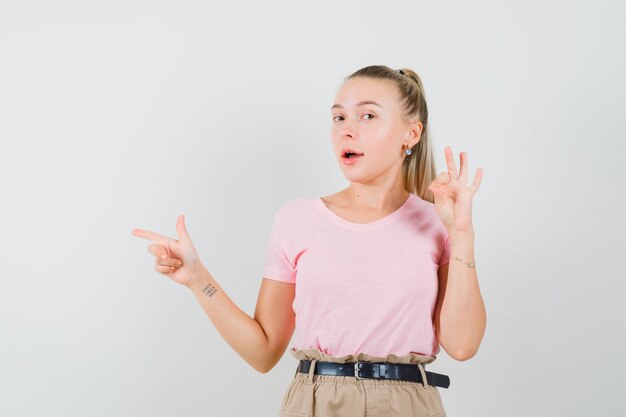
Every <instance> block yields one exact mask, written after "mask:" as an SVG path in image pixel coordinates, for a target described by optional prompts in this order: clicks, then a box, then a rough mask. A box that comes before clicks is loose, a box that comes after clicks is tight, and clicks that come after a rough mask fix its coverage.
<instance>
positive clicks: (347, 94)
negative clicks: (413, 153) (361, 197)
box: [331, 77, 421, 183]
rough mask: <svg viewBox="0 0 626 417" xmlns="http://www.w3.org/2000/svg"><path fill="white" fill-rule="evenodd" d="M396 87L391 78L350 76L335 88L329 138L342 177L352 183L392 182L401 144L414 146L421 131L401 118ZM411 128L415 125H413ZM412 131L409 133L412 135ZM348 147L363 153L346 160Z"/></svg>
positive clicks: (400, 158) (397, 169) (400, 157)
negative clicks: (344, 151)
mask: <svg viewBox="0 0 626 417" xmlns="http://www.w3.org/2000/svg"><path fill="white" fill-rule="evenodd" d="M402 115H403V109H402V107H401V103H400V96H399V92H398V91H397V88H396V87H395V86H394V84H393V83H392V82H391V81H388V80H380V79H371V78H364V77H355V78H351V79H349V80H347V81H345V82H344V83H343V85H342V86H341V87H340V88H339V90H338V91H337V94H336V96H335V101H334V103H333V106H332V108H331V118H332V127H331V140H332V145H333V150H334V152H335V156H336V158H337V160H338V161H339V166H340V167H341V170H342V171H343V173H344V175H345V177H346V178H347V179H348V180H349V181H352V182H359V183H370V182H376V183H379V182H380V181H379V180H380V179H383V182H384V179H385V178H388V179H389V180H390V181H393V180H394V179H395V178H396V177H397V176H398V175H399V174H400V170H401V168H402V161H403V160H404V157H405V154H404V149H403V147H402V146H403V145H404V144H405V143H408V144H409V146H413V145H415V143H417V139H416V138H419V133H421V123H419V127H417V129H419V130H418V132H417V136H416V137H414V136H415V134H416V132H411V127H412V126H411V125H410V124H409V123H408V122H406V121H405V120H404V119H403V116H402ZM413 127H415V126H413ZM412 134H413V135H412ZM345 148H350V149H352V150H354V151H356V152H357V153H361V154H363V156H360V157H357V158H350V159H347V158H345V157H344V155H343V150H344V149H345Z"/></svg>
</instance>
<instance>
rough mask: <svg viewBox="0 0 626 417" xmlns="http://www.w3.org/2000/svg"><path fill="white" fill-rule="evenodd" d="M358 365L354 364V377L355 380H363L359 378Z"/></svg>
mask: <svg viewBox="0 0 626 417" xmlns="http://www.w3.org/2000/svg"><path fill="white" fill-rule="evenodd" d="M360 363H361V362H354V377H355V378H356V379H365V378H362V377H360V376H359V364H360Z"/></svg>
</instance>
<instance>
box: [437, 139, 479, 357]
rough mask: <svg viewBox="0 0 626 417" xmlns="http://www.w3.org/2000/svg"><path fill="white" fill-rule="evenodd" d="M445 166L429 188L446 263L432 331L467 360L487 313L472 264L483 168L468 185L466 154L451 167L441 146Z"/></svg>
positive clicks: (454, 354)
mask: <svg viewBox="0 0 626 417" xmlns="http://www.w3.org/2000/svg"><path fill="white" fill-rule="evenodd" d="M445 156H446V163H447V166H448V171H447V172H443V173H441V174H440V175H439V176H438V177H437V178H436V179H435V180H433V182H432V183H431V184H430V186H429V187H428V189H429V190H431V191H432V192H433V195H434V197H435V209H436V210H437V214H438V215H439V217H440V219H441V222H442V223H443V225H444V226H445V227H446V229H447V230H448V236H449V243H450V262H448V263H446V264H444V265H441V267H440V268H439V271H438V278H439V295H438V297H437V304H436V307H435V317H434V325H435V334H436V336H437V340H438V341H439V343H440V344H441V346H442V347H443V348H444V350H445V351H446V352H447V353H448V354H449V355H450V356H451V357H452V358H454V359H457V360H467V359H469V358H471V357H472V356H474V355H475V354H476V352H477V351H478V347H479V346H480V342H481V340H482V338H483V335H484V334H485V328H486V322H487V315H486V311H485V304H484V302H483V299H482V297H481V294H480V288H479V286H478V276H477V273H476V267H475V265H474V263H475V259H474V226H473V224H472V198H473V197H474V195H475V194H476V191H478V187H479V185H480V181H481V179H482V169H481V168H479V169H478V170H477V171H476V176H475V178H474V182H473V184H472V185H471V186H467V185H466V182H467V154H466V153H465V152H461V155H460V158H461V169H460V172H458V171H457V169H456V164H455V163H454V158H453V156H452V150H451V149H450V147H446V149H445Z"/></svg>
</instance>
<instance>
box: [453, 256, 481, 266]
mask: <svg viewBox="0 0 626 417" xmlns="http://www.w3.org/2000/svg"><path fill="white" fill-rule="evenodd" d="M451 259H456V260H458V261H461V262H463V263H464V264H466V265H467V266H468V267H470V268H474V267H475V266H476V264H475V263H474V262H465V261H464V260H463V259H461V258H457V257H456V256H452V257H451Z"/></svg>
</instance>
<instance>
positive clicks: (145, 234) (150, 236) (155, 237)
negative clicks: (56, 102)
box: [132, 229, 168, 245]
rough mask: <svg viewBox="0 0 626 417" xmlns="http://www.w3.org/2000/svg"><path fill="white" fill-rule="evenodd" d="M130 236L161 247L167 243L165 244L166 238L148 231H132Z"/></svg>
mask: <svg viewBox="0 0 626 417" xmlns="http://www.w3.org/2000/svg"><path fill="white" fill-rule="evenodd" d="M132 234H133V236H137V237H141V238H143V239H148V240H151V241H153V242H157V243H161V244H163V245H167V243H168V242H167V241H168V238H166V237H165V236H161V235H160V234H158V233H154V232H151V231H150V230H143V229H133V231H132Z"/></svg>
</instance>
